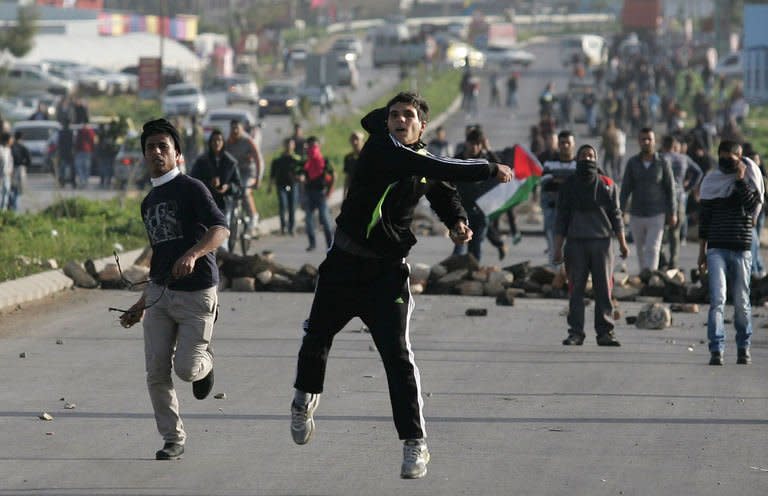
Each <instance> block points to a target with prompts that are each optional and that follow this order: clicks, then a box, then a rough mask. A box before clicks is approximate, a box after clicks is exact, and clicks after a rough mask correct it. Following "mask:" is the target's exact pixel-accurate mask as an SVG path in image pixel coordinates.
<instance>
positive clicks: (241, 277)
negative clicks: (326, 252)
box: [217, 252, 317, 293]
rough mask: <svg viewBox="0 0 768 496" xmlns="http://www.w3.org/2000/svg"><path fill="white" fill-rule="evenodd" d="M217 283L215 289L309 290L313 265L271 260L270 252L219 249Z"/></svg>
mask: <svg viewBox="0 0 768 496" xmlns="http://www.w3.org/2000/svg"><path fill="white" fill-rule="evenodd" d="M217 261H218V264H219V273H220V275H221V284H220V286H219V289H230V290H232V291H277V292H309V293H311V292H313V291H314V290H315V284H316V282H317V268H316V267H314V266H312V265H310V264H304V265H302V266H301V268H299V269H298V270H297V269H293V268H290V267H286V266H285V265H281V264H279V263H277V262H275V259H274V254H272V253H271V252H264V253H262V254H261V255H247V256H242V255H235V254H233V253H226V252H225V253H219V255H218V257H217Z"/></svg>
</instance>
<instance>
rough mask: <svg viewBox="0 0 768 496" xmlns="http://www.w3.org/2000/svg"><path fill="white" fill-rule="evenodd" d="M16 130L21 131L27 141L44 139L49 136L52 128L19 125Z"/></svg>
mask: <svg viewBox="0 0 768 496" xmlns="http://www.w3.org/2000/svg"><path fill="white" fill-rule="evenodd" d="M17 131H21V132H22V134H23V135H24V139H25V140H27V141H40V140H43V141H46V140H48V138H50V137H51V134H52V133H53V128H50V127H21V128H18V129H17Z"/></svg>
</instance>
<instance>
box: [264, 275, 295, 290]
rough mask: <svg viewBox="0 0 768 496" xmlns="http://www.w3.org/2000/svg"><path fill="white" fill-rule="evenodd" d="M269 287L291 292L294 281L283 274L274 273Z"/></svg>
mask: <svg viewBox="0 0 768 496" xmlns="http://www.w3.org/2000/svg"><path fill="white" fill-rule="evenodd" d="M267 289H269V290H270V291H276V292H279V293H284V292H290V291H293V290H294V286H293V281H292V280H291V279H289V278H288V277H285V276H284V275H281V274H274V275H273V276H272V280H271V281H269V284H268V285H267Z"/></svg>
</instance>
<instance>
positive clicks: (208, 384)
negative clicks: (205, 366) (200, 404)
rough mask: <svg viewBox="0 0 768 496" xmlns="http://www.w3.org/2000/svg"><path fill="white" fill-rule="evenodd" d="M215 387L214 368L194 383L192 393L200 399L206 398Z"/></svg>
mask: <svg viewBox="0 0 768 496" xmlns="http://www.w3.org/2000/svg"><path fill="white" fill-rule="evenodd" d="M212 389H213V369H211V371H210V372H208V375H207V376H205V377H203V378H202V379H199V380H197V381H195V382H193V383H192V394H194V395H195V398H197V399H199V400H204V399H205V398H207V397H208V395H209V394H211V390H212Z"/></svg>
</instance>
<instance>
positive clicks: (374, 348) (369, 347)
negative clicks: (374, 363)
mask: <svg viewBox="0 0 768 496" xmlns="http://www.w3.org/2000/svg"><path fill="white" fill-rule="evenodd" d="M368 351H376V347H375V346H373V345H372V344H371V345H368Z"/></svg>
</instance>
